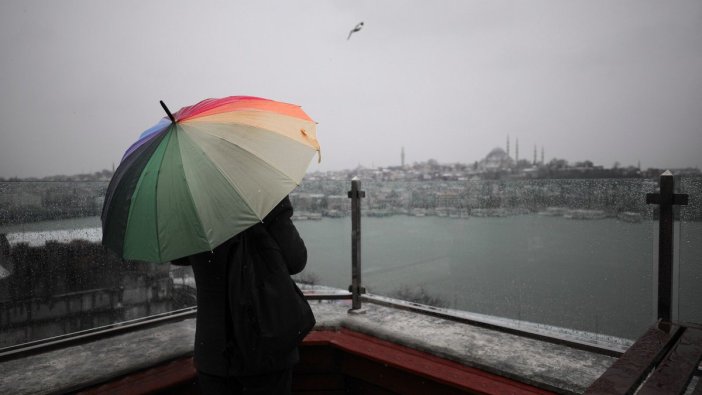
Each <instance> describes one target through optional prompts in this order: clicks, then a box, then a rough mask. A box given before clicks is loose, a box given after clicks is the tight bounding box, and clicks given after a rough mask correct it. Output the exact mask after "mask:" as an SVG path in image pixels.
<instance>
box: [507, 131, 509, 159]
mask: <svg viewBox="0 0 702 395" xmlns="http://www.w3.org/2000/svg"><path fill="white" fill-rule="evenodd" d="M507 157H509V134H508V135H507Z"/></svg>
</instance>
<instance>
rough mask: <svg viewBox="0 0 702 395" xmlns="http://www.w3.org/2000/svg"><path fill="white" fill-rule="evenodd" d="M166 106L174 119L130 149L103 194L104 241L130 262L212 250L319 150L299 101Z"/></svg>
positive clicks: (270, 202) (235, 99)
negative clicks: (174, 108)
mask: <svg viewBox="0 0 702 395" xmlns="http://www.w3.org/2000/svg"><path fill="white" fill-rule="evenodd" d="M162 104H163V103H162ZM164 109H166V112H167V113H168V115H169V118H170V119H169V118H164V119H162V120H161V121H159V122H158V123H157V124H156V125H154V126H153V127H151V128H149V129H147V130H146V131H145V132H144V133H142V134H141V136H140V138H139V140H138V141H137V142H135V143H134V144H133V145H132V146H131V147H130V148H129V149H128V150H127V152H126V153H125V154H124V157H123V158H122V161H121V163H120V165H119V167H118V168H117V170H116V171H115V174H114V176H113V177H112V180H111V181H110V185H109V186H108V188H107V193H106V195H105V204H104V206H103V210H102V230H103V237H102V243H103V244H104V245H105V246H107V247H108V248H110V249H112V250H114V251H115V252H117V253H118V254H119V255H120V256H122V257H123V258H125V259H135V260H144V261H150V262H167V261H170V260H173V259H176V258H180V257H184V256H188V255H192V254H195V253H198V252H202V251H210V250H212V249H213V248H215V247H216V246H218V245H219V244H221V243H222V242H224V241H226V240H227V239H229V238H231V237H232V236H234V235H236V234H237V233H239V232H241V231H243V230H245V229H246V228H248V227H250V226H251V225H253V224H255V223H257V222H259V221H260V220H261V219H262V218H263V217H265V215H266V214H268V213H269V212H270V211H271V210H272V209H273V208H274V207H275V206H276V204H278V203H279V202H280V201H281V200H282V199H283V198H284V197H285V196H286V195H287V194H289V193H290V192H291V191H292V190H293V189H294V188H295V187H296V186H297V185H298V184H299V183H300V181H301V180H302V177H303V176H304V175H305V172H306V170H307V167H308V165H309V163H310V160H311V159H312V157H313V156H314V154H315V153H319V143H318V142H317V138H316V123H315V122H314V121H312V119H310V117H309V116H308V115H307V114H305V113H304V112H303V111H302V109H301V108H300V107H299V106H296V105H293V104H287V103H281V102H276V101H272V100H267V99H261V98H256V97H248V96H232V97H226V98H222V99H207V100H203V101H201V102H200V103H197V104H195V105H193V106H189V107H184V108H182V109H180V110H179V111H178V112H176V113H175V114H173V115H171V113H170V112H169V111H168V109H167V108H166V107H165V105H164Z"/></svg>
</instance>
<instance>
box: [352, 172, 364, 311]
mask: <svg viewBox="0 0 702 395" xmlns="http://www.w3.org/2000/svg"><path fill="white" fill-rule="evenodd" d="M348 196H349V198H351V285H350V286H349V292H351V310H349V312H354V311H355V312H358V311H359V310H361V294H362V293H365V291H366V290H365V289H364V288H363V286H361V284H362V283H361V198H364V197H366V192H365V191H362V190H361V180H359V179H358V177H354V178H353V180H351V190H350V191H349V193H348Z"/></svg>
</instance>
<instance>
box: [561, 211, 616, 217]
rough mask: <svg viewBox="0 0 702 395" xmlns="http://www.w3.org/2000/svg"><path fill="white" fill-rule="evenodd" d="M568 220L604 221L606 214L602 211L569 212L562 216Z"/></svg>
mask: <svg viewBox="0 0 702 395" xmlns="http://www.w3.org/2000/svg"><path fill="white" fill-rule="evenodd" d="M563 218H568V219H604V218H607V214H606V213H605V212H604V211H602V210H582V209H581V210H569V211H568V212H566V213H565V214H563Z"/></svg>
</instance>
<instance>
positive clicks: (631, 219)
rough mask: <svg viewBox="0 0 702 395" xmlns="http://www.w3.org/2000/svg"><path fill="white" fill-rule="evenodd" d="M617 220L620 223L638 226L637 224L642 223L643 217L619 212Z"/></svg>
mask: <svg viewBox="0 0 702 395" xmlns="http://www.w3.org/2000/svg"><path fill="white" fill-rule="evenodd" d="M617 218H618V219H620V220H621V221H624V222H630V223H634V224H638V223H639V222H641V221H643V215H641V214H640V213H635V212H632V211H624V212H621V213H619V214H618V215H617Z"/></svg>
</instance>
